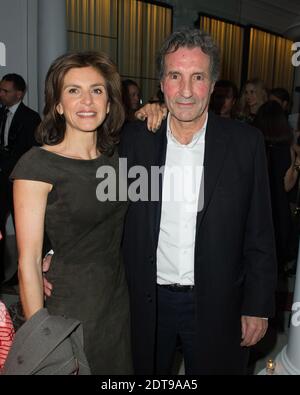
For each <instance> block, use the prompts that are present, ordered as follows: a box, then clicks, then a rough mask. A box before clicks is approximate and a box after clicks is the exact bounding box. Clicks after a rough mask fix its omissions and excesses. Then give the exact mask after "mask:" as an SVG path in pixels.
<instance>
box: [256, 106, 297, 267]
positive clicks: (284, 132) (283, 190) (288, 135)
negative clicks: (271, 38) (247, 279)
mask: <svg viewBox="0 0 300 395" xmlns="http://www.w3.org/2000/svg"><path fill="white" fill-rule="evenodd" d="M254 126H256V127H257V128H258V129H260V130H261V131H262V133H263V135H264V139H265V144H266V154H267V163H268V170H269V182H270V192H271V205H272V214H273V224H274V231H275V241H276V252H277V261H278V270H279V272H283V271H284V264H285V263H286V261H287V257H288V248H289V241H290V234H291V233H290V232H291V225H292V223H291V213H290V206H289V200H288V194H287V192H288V191H289V190H290V189H291V187H292V186H293V183H294V182H296V179H295V177H297V171H295V160H296V158H295V154H294V152H293V150H292V142H293V136H292V132H291V129H290V127H289V125H288V121H287V119H286V116H285V113H284V111H283V109H282V107H281V106H280V104H279V103H277V102H275V101H269V102H266V103H265V104H263V105H262V106H261V107H260V109H259V110H258V112H257V115H256V117H255V120H254ZM297 160H299V159H297ZM295 173H296V174H295Z"/></svg>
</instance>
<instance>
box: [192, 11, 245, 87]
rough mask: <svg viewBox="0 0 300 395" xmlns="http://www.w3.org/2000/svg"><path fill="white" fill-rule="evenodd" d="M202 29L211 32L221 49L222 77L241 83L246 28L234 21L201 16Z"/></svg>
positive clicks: (238, 84)
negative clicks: (233, 22) (228, 21)
mask: <svg viewBox="0 0 300 395" xmlns="http://www.w3.org/2000/svg"><path fill="white" fill-rule="evenodd" d="M200 29H201V30H204V31H206V32H207V33H209V34H210V35H211V36H212V37H213V39H214V40H215V42H216V43H217V45H218V46H219V48H220V51H221V75H220V79H226V80H230V81H233V82H235V83H236V85H237V86H238V87H239V86H240V83H241V71H242V55H243V40H244V29H243V28H242V27H240V26H237V25H234V24H232V23H227V22H223V21H221V20H218V19H214V18H210V17H206V16H200Z"/></svg>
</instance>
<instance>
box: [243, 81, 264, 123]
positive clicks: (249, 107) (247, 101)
mask: <svg viewBox="0 0 300 395" xmlns="http://www.w3.org/2000/svg"><path fill="white" fill-rule="evenodd" d="M267 99H268V95H267V89H266V87H265V84H264V82H263V81H262V80H260V79H258V78H254V79H251V80H248V81H246V83H245V85H244V87H243V89H242V94H241V97H240V100H239V105H238V108H239V111H238V119H240V120H242V121H245V122H247V123H250V124H252V122H253V120H254V118H255V115H256V113H257V111H258V109H259V107H260V106H261V105H262V104H264V103H265V102H266V101H267Z"/></svg>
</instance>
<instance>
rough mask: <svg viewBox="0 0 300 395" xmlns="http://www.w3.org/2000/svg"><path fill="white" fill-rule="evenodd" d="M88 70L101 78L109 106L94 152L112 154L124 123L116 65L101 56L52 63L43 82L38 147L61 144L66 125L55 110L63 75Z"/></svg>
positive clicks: (92, 54) (75, 55)
mask: <svg viewBox="0 0 300 395" xmlns="http://www.w3.org/2000/svg"><path fill="white" fill-rule="evenodd" d="M89 66H90V67H93V68H94V69H96V70H97V71H98V72H99V73H100V74H101V75H102V77H103V78H104V80H105V83H106V89H107V94H108V101H109V103H110V110H109V113H108V115H107V116H106V118H105V120H104V122H103V123H102V124H101V125H100V126H99V127H98V129H97V148H98V150H99V151H100V152H101V153H106V154H107V155H112V154H113V152H114V149H115V147H116V144H118V143H119V130H120V128H121V127H122V125H123V123H124V109H123V103H122V91H121V81H120V76H119V73H118V71H117V67H116V65H115V64H114V63H113V62H112V61H111V60H110V58H109V57H108V56H107V55H106V54H104V53H102V52H71V53H67V54H64V55H62V56H60V57H58V58H57V59H56V60H55V61H54V62H53V63H52V65H51V66H50V69H49V71H48V73H47V76H46V81H45V107H44V111H43V114H44V118H43V121H42V122H41V124H40V126H39V128H38V130H37V133H36V139H37V141H38V143H40V144H48V145H55V144H59V143H60V142H61V141H63V139H64V136H65V131H66V122H65V119H64V117H63V116H61V115H60V114H59V113H58V112H57V109H56V107H57V105H58V104H59V102H60V97H61V93H62V88H63V83H64V78H65V75H66V74H67V72H68V71H69V70H71V69H73V68H82V67H89Z"/></svg>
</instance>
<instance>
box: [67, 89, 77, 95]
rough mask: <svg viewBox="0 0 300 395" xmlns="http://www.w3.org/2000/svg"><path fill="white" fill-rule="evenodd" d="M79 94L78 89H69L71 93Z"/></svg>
mask: <svg viewBox="0 0 300 395" xmlns="http://www.w3.org/2000/svg"><path fill="white" fill-rule="evenodd" d="M77 92H78V90H77V89H76V88H70V89H69V93H72V94H73V93H77Z"/></svg>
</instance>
